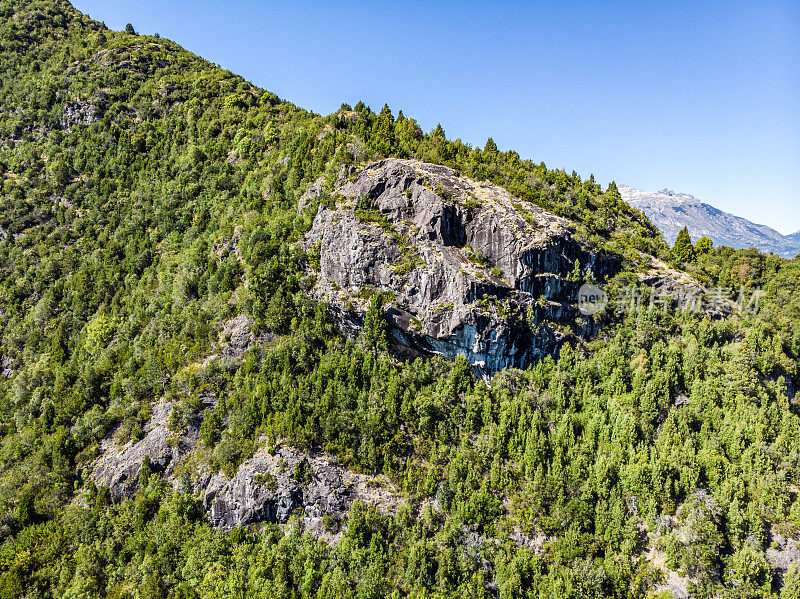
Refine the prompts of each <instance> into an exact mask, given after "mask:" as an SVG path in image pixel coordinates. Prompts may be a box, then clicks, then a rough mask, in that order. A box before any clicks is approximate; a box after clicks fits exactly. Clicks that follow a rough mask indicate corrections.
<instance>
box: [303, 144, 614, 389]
mask: <svg viewBox="0 0 800 599" xmlns="http://www.w3.org/2000/svg"><path fill="white" fill-rule="evenodd" d="M322 189H323V185H322V181H320V182H318V184H316V185H314V186H312V188H311V190H310V191H309V193H308V194H306V197H305V198H304V205H305V204H308V202H310V201H312V200H313V199H314V198H318V199H319V200H320V205H319V209H318V212H317V215H316V218H315V220H314V223H313V226H312V228H311V230H310V231H309V233H308V235H307V237H306V247H307V248H309V249H311V250H312V251H318V252H319V264H318V272H317V274H318V278H317V282H316V285H315V287H314V289H313V290H312V295H314V296H315V297H316V298H318V299H320V300H322V301H324V302H326V303H327V304H328V305H329V306H331V307H332V308H333V309H334V310H336V311H337V312H338V313H340V314H342V315H343V316H345V317H346V318H350V319H355V320H358V319H359V318H363V316H364V314H365V311H366V309H367V306H368V304H369V300H370V297H371V296H372V295H373V294H374V293H376V292H384V295H385V296H386V297H388V298H390V299H389V301H388V302H387V304H386V306H385V308H386V314H387V317H388V319H389V321H390V323H391V325H392V333H393V336H394V338H395V339H396V341H397V342H398V343H400V344H401V345H403V346H405V347H406V348H410V349H411V350H413V351H416V352H419V353H422V354H431V353H433V354H441V355H445V356H455V355H459V354H460V355H464V356H466V357H467V359H468V360H469V362H470V363H471V364H472V365H473V366H474V367H475V368H476V369H477V370H479V371H481V372H483V373H485V374H491V373H493V372H496V371H498V370H500V369H503V368H506V367H510V366H514V367H525V366H527V365H529V364H531V363H533V362H535V361H536V360H538V359H539V358H541V357H543V356H545V355H550V354H554V353H556V352H557V350H558V348H559V346H560V344H561V342H562V340H563V339H564V337H565V336H566V335H569V334H573V333H574V334H578V335H591V334H592V333H594V332H595V331H596V325H595V323H594V322H593V321H592V320H591V319H590V318H586V317H583V316H581V315H580V313H579V311H578V309H577V307H576V299H577V291H578V288H579V287H580V282H581V280H582V279H583V278H585V277H587V276H588V277H590V278H593V279H596V280H598V281H602V280H603V279H605V278H606V277H607V276H609V275H611V274H614V273H615V272H617V271H618V270H619V268H620V262H619V260H618V259H617V258H616V257H614V256H610V255H604V254H600V253H597V252H592V251H590V250H588V249H586V248H584V247H582V246H581V244H579V243H578V242H577V241H576V240H575V239H574V238H573V234H572V233H573V231H572V228H571V226H570V223H569V222H568V221H566V220H564V219H561V218H558V217H557V216H554V215H553V214H550V213H548V212H546V211H544V210H542V209H541V208H539V207H538V206H535V205H533V204H531V203H528V202H523V201H521V200H518V199H516V198H515V197H513V196H512V195H511V194H510V193H509V192H508V191H506V190H505V189H503V188H501V187H498V186H496V185H493V184H490V183H486V182H479V181H475V180H473V179H470V178H468V177H462V176H459V175H458V174H457V173H456V172H455V171H453V170H452V169H449V168H447V167H443V166H439V165H433V164H426V163H422V162H418V161H413V160H399V159H390V160H383V161H380V162H375V163H373V164H370V165H368V166H367V167H365V168H363V169H361V170H355V169H353V168H352V167H351V169H350V171H348V172H342V174H341V176H340V177H339V179H338V180H337V181H336V182H335V184H334V185H333V189H332V191H331V192H330V193H325V192H323V191H322Z"/></svg>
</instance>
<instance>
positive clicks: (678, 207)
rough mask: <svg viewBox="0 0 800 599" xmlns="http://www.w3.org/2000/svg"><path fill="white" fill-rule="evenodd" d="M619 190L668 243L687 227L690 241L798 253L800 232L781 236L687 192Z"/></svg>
mask: <svg viewBox="0 0 800 599" xmlns="http://www.w3.org/2000/svg"><path fill="white" fill-rule="evenodd" d="M619 192H620V194H621V195H622V198H623V199H624V200H625V201H626V202H628V203H629V204H630V205H631V206H633V207H634V208H638V209H639V210H641V211H642V212H644V213H645V214H646V215H647V216H648V217H649V218H650V220H651V221H653V223H654V224H655V225H656V226H657V227H658V228H659V229H661V232H662V233H663V234H664V239H666V240H667V242H668V243H669V244H670V245H672V244H673V243H674V242H675V239H676V238H677V237H678V231H680V230H681V229H682V228H683V227H688V228H689V233H690V234H691V236H692V241H697V240H698V239H699V238H700V237H703V236H706V237H709V238H711V241H713V242H714V245H728V246H731V247H734V248H749V247H755V248H758V249H759V250H761V251H762V252H774V253H776V254H778V255H780V256H784V257H786V258H794V257H795V256H797V254H800V231H798V232H797V233H795V234H794V235H789V236H787V235H781V234H780V233H778V232H777V231H776V230H775V229H772V228H770V227H767V226H766V225H757V224H755V223H752V222H750V221H749V220H747V219H744V218H741V217H739V216H735V215H733V214H729V213H728V212H723V211H722V210H720V209H718V208H715V207H714V206H711V205H709V204H705V203H703V202H701V201H700V200H698V199H697V198H696V197H694V196H691V195H689V194H687V193H675V192H674V191H670V190H669V189H662V190H661V191H659V192H656V193H653V192H649V191H641V190H639V189H634V188H633V187H628V186H627V185H620V186H619Z"/></svg>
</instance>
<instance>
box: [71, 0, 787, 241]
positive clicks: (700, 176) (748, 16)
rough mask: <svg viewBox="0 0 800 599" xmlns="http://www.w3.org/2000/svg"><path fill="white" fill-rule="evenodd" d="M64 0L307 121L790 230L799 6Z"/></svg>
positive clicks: (714, 3)
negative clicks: (578, 178) (460, 150)
mask: <svg viewBox="0 0 800 599" xmlns="http://www.w3.org/2000/svg"><path fill="white" fill-rule="evenodd" d="M75 6H76V7H77V8H79V9H80V10H82V11H83V12H86V13H88V14H89V15H91V16H92V17H93V18H96V19H99V20H102V21H105V22H106V25H108V26H109V27H111V28H113V29H122V28H123V27H124V26H125V24H126V23H127V22H131V23H132V24H133V25H134V27H135V28H136V30H137V31H139V32H140V33H148V34H153V33H159V34H161V35H162V36H163V37H168V38H170V39H173V40H175V41H177V42H178V43H180V44H181V45H183V46H184V47H186V48H187V49H189V50H191V51H193V52H195V53H197V54H200V55H201V56H203V57H205V58H207V59H209V60H211V61H212V62H216V63H219V64H220V65H222V66H223V67H225V68H228V69H230V70H231V71H234V72H236V73H239V74H241V75H243V76H244V77H245V78H247V79H248V80H250V81H252V82H253V83H255V84H257V85H259V86H261V87H264V88H266V89H269V90H271V91H273V92H275V93H276V94H278V95H279V96H280V97H282V98H285V99H288V100H291V101H292V102H294V103H296V104H298V105H300V106H302V107H304V108H308V109H311V110H314V111H315V112H318V113H322V114H328V113H330V112H333V111H335V110H337V109H338V108H339V105H340V104H341V103H342V102H348V103H350V104H355V103H356V102H357V101H358V100H363V101H364V102H366V103H367V104H369V105H370V106H372V107H373V108H374V109H380V107H381V106H382V105H383V103H384V102H387V103H388V104H389V106H390V107H391V108H392V110H393V112H395V114H396V113H397V110H398V109H402V110H403V111H404V113H405V114H406V115H407V116H411V117H414V118H416V119H417V121H418V122H419V123H420V125H421V126H422V127H423V129H425V130H426V131H427V130H430V129H431V128H433V127H434V126H435V125H436V123H438V122H441V124H442V126H443V127H444V129H445V131H446V133H447V135H448V136H449V137H451V138H461V139H462V140H463V141H465V142H468V143H470V144H472V145H480V146H482V145H483V144H484V142H485V141H486V138H487V137H489V136H491V137H493V138H494V140H495V141H496V142H497V144H498V146H500V148H501V149H514V150H517V151H518V152H519V153H520V155H521V156H523V157H524V158H532V159H534V160H536V161H540V160H543V161H544V162H545V163H546V164H547V165H548V166H550V167H555V168H560V167H563V168H566V170H567V171H568V172H570V171H572V170H576V171H577V172H578V173H580V174H581V175H583V176H588V175H589V174H590V173H594V174H595V177H596V179H597V180H598V182H601V183H603V184H606V183H608V182H609V181H611V180H616V181H617V182H619V183H626V184H628V185H632V186H634V187H639V188H641V189H646V190H651V191H655V190H658V189H662V188H664V187H669V188H671V189H674V190H676V191H683V192H687V193H691V194H693V195H695V196H697V197H698V198H700V199H701V200H703V201H705V202H708V203H710V204H714V205H715V206H717V207H719V208H721V209H723V210H727V211H729V212H733V213H735V214H738V215H740V216H743V217H745V218H748V219H750V220H753V221H755V222H759V223H763V224H767V225H770V226H772V227H774V228H776V229H778V230H779V231H780V232H782V233H785V234H788V233H792V232H795V231H797V230H800V2H796V1H795V2H769V1H767V2H759V3H755V2H753V3H746V2H735V1H727V2H664V3H660V2H659V3H656V2H652V3H649V2H634V1H631V2H606V3H603V2H600V1H591V2H589V1H586V2H577V1H567V2H460V3H456V2H439V3H435V2H431V1H427V2H419V1H415V0H410V1H407V2H403V3H399V2H398V3H390V2H382V1H380V0H378V1H375V2H352V1H346V0H345V1H343V2H336V3H334V2H330V3H322V2H316V3H304V2H256V1H249V2H248V1H242V0H228V1H226V2H212V1H209V0H194V1H188V0H169V1H167V0H160V1H158V2H155V1H153V0H136V1H133V0H115V1H114V2H104V1H100V0H76V2H75Z"/></svg>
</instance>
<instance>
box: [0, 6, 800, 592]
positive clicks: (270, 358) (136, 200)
mask: <svg viewBox="0 0 800 599" xmlns="http://www.w3.org/2000/svg"><path fill="white" fill-rule="evenodd" d="M0 17H2V19H0V65H1V66H2V69H0V77H1V78H2V86H0V177H1V178H2V190H0V230H1V231H2V234H1V235H0V238H2V239H1V240H0V331H1V334H2V337H1V338H0V372H2V376H0V434H1V435H2V441H0V473H1V474H2V475H1V476H0V514H2V519H0V597H102V596H108V597H119V598H122V597H170V598H189V597H270V598H272V597H285V598H306V597H328V598H337V597H353V596H356V597H361V598H370V597H428V598H433V597H464V598H466V597H470V598H473V597H474V598H477V597H500V598H502V599H512V598H514V599H515V598H522V597H601V596H611V597H645V596H647V593H648V590H649V589H651V588H653V587H655V586H656V585H657V584H658V575H657V573H656V570H655V569H654V567H653V566H652V565H651V564H650V563H649V562H648V561H647V559H645V555H647V552H648V551H649V550H651V549H652V550H653V551H656V552H661V553H662V554H663V556H664V559H665V561H666V563H668V564H669V565H670V567H672V568H675V569H677V570H679V571H680V572H681V573H683V574H686V575H687V576H690V577H691V578H692V585H693V588H694V592H695V593H696V594H697V596H706V597H712V596H724V597H729V596H730V597H733V596H743V597H744V596H750V597H759V596H767V595H769V594H770V593H777V592H778V591H777V586H776V584H775V580H774V577H773V573H772V571H771V570H770V567H769V564H768V563H767V562H766V559H765V550H766V549H767V548H768V546H769V543H770V541H771V536H770V535H771V534H772V532H775V531H782V534H784V535H788V536H790V537H794V538H796V537H797V536H798V534H800V533H798V529H799V528H800V500H799V499H798V492H797V488H798V485H800V470H799V469H798V460H797V456H798V455H800V412H799V411H798V407H797V401H796V399H795V397H794V390H795V389H796V388H797V387H798V384H800V379H799V378H798V372H797V360H798V357H800V301H799V300H798V298H797V296H796V290H797V289H800V261H798V260H794V261H785V260H782V259H780V258H777V257H775V256H764V255H762V254H759V253H757V252H755V251H754V250H753V251H734V250H731V249H730V248H713V247H710V246H708V245H707V244H705V243H704V244H703V245H702V246H701V244H700V242H698V247H697V248H694V250H693V252H692V254H694V257H691V258H687V257H686V256H684V253H683V252H680V253H679V254H675V255H674V256H672V257H674V258H675V259H676V260H678V261H680V262H685V263H686V265H687V266H686V267H687V268H688V269H689V270H690V272H692V273H694V274H695V275H696V276H697V277H698V278H700V279H701V281H703V282H704V283H706V284H709V285H716V286H731V287H732V286H738V285H745V286H750V287H755V286H761V287H763V288H764V290H765V294H764V298H763V301H762V304H761V306H760V308H761V309H760V311H759V313H758V314H755V315H753V314H743V315H735V316H732V317H731V318H728V319H725V320H716V321H712V320H710V319H708V318H705V317H703V316H702V315H696V314H671V313H663V312H659V311H651V312H632V313H627V314H625V315H623V316H622V317H620V318H619V319H617V320H615V321H613V322H610V323H608V326H607V327H606V328H605V329H604V331H603V332H602V333H601V337H600V338H598V339H597V340H595V341H593V342H590V343H587V344H586V346H585V347H581V348H580V351H574V350H573V349H572V348H570V347H566V348H565V350H564V351H562V353H561V356H560V357H559V359H558V360H557V361H554V360H552V359H545V360H543V361H541V362H540V363H538V364H537V365H536V366H534V367H532V368H530V369H529V370H527V371H524V372H523V371H516V370H510V371H506V372H501V373H499V374H497V375H496V376H495V377H494V378H493V379H492V380H491V381H488V382H487V381H483V380H476V379H475V377H474V376H473V374H472V372H471V370H470V367H469V364H468V363H467V361H466V360H465V359H458V360H456V361H454V362H446V361H444V360H440V359H429V360H423V359H416V360H414V361H408V362H400V361H398V360H397V359H395V358H394V357H392V356H391V355H390V354H389V353H388V352H387V348H388V345H389V330H388V324H387V321H386V316H385V314H384V311H383V304H384V301H385V300H386V299H387V298H386V297H385V296H384V295H383V294H382V293H380V292H375V290H371V291H370V292H369V293H367V292H366V290H365V297H368V298H369V300H370V307H369V310H368V312H367V318H366V323H365V327H364V329H363V331H362V333H361V337H360V338H359V339H357V340H355V341H347V340H345V339H343V338H342V336H341V335H340V333H339V332H338V330H337V329H336V327H335V326H334V325H333V323H332V322H331V320H330V318H329V316H328V314H327V311H326V309H325V307H324V306H322V305H320V304H317V303H315V302H313V301H311V300H310V299H309V298H308V297H307V295H306V294H305V292H304V291H305V290H307V289H308V287H309V284H310V281H309V279H308V274H307V272H308V271H307V269H306V266H307V265H308V264H314V263H315V261H316V263H317V264H318V262H319V248H315V249H314V248H312V249H311V250H310V251H309V252H304V251H303V250H301V249H300V246H299V244H298V241H299V240H300V239H301V237H302V235H303V234H304V233H305V231H306V230H307V229H308V227H309V226H310V221H311V218H312V217H313V213H314V207H313V206H312V207H309V209H307V210H304V211H302V212H301V213H298V210H297V205H298V200H299V197H300V196H301V195H302V193H303V191H304V190H305V189H306V188H307V186H308V184H310V183H311V182H312V181H315V180H316V179H318V178H319V177H320V176H323V175H325V176H326V177H327V178H328V179H327V180H331V178H332V177H333V176H335V174H336V173H338V172H339V169H340V167H341V166H342V165H345V164H354V163H362V162H365V161H368V160H371V159H373V158H379V157H384V156H389V155H393V156H400V157H414V158H418V159H421V160H426V161H430V162H436V163H440V164H445V165H449V166H452V167H453V168H456V169H458V170H459V171H461V172H462V173H463V174H465V175H469V176H471V177H475V178H477V179H488V180H491V181H493V182H495V183H497V184H499V185H503V186H504V187H506V188H507V189H508V190H509V191H510V192H511V193H513V194H514V195H515V196H516V197H518V198H519V199H520V201H521V202H527V203H530V204H536V205H539V206H541V207H543V208H545V209H547V210H550V211H552V212H554V213H556V214H558V215H561V216H564V217H566V218H569V219H571V220H572V221H573V222H575V223H576V227H577V229H578V236H579V237H580V238H581V239H583V240H584V241H585V242H586V243H588V244H594V245H595V246H597V247H599V248H605V249H606V250H609V251H617V252H619V253H621V254H623V255H625V256H628V255H632V253H633V252H634V251H645V252H649V253H653V254H656V255H659V256H660V257H662V258H665V259H667V258H670V257H671V256H670V252H669V251H668V248H666V246H665V245H664V243H663V241H662V240H661V237H660V235H659V234H658V232H657V231H656V230H655V229H654V228H653V226H652V225H651V224H650V223H649V221H648V220H647V219H646V218H645V217H644V215H642V214H641V213H639V212H637V211H635V210H633V209H631V208H630V207H629V206H627V204H625V203H624V202H623V201H622V200H621V198H620V197H619V194H618V192H617V190H616V186H615V185H613V184H612V185H610V186H609V187H608V189H607V190H605V191H603V190H602V189H601V188H600V187H599V186H598V185H597V184H595V182H594V181H593V179H590V180H589V181H581V180H580V178H579V177H577V175H575V174H574V173H573V174H572V175H567V174H566V173H565V172H563V171H552V170H548V169H547V168H546V167H545V166H544V165H543V164H534V163H533V162H530V161H523V160H521V159H520V157H519V156H518V155H517V154H516V153H515V152H513V151H509V152H500V151H498V149H497V147H496V145H495V144H494V142H492V141H491V140H489V141H488V142H487V143H486V146H485V148H484V149H479V148H471V147H470V146H468V145H466V144H463V143H461V142H458V141H455V142H454V141H450V140H448V139H447V138H446V137H445V135H444V132H443V130H442V128H441V127H437V128H436V129H434V131H432V132H431V133H429V134H424V133H423V132H422V131H421V130H420V128H419V127H418V126H417V124H416V122H415V121H414V120H413V119H409V118H407V117H405V116H404V115H403V114H402V113H399V114H398V116H397V118H395V117H394V116H393V115H392V113H391V111H390V110H389V108H388V107H386V106H384V108H383V110H381V112H380V113H377V114H376V113H374V112H373V111H372V110H370V109H369V108H368V107H366V106H364V105H363V104H362V103H359V104H358V105H356V106H355V107H354V109H350V107H348V106H343V107H342V109H341V110H340V111H338V112H337V113H335V114H333V115H329V116H327V117H321V116H319V115H315V114H313V113H310V112H307V111H304V110H301V109H299V108H297V107H295V106H293V105H292V104H290V103H287V102H283V101H281V100H279V99H278V98H277V97H276V96H275V95H274V94H271V93H269V92H266V91H264V90H260V89H258V88H255V87H254V86H252V85H250V84H249V83H247V82H246V81H244V80H243V79H241V78H240V77H237V76H235V75H233V74H231V73H229V72H226V71H223V70H221V69H219V68H217V67H215V66H214V65H211V64H209V63H207V62H206V61H203V60H201V59H199V58H198V57H196V56H194V55H192V54H190V53H188V52H186V51H184V50H183V49H181V48H180V47H178V46H177V45H175V44H174V43H172V42H169V41H168V40H165V39H162V38H158V37H148V36H141V35H136V34H135V32H133V31H132V29H133V28H132V27H131V28H130V30H129V31H128V32H127V33H125V32H115V31H110V30H107V29H106V28H105V27H104V26H102V25H101V24H99V23H97V22H94V21H91V20H90V19H88V18H87V17H85V16H82V15H80V14H79V13H77V12H76V11H75V10H74V9H72V8H71V7H70V6H69V5H68V4H66V3H64V2H60V1H57V0H52V1H44V0H34V1H32V2H21V1H16V0H13V1H6V2H4V3H2V4H0ZM326 201H327V200H326ZM521 205H522V204H521ZM360 212H361V216H362V217H364V218H366V219H367V220H369V221H370V222H376V223H378V224H380V222H381V221H380V216H379V215H376V214H374V212H371V211H370V206H369V205H368V204H365V205H363V206H361V209H360ZM689 247H691V245H690V246H689ZM684 249H685V248H684ZM580 269H581V266H580V265H579V264H577V263H576V272H575V278H576V279H579V278H580V272H581V271H580ZM626 274H630V273H626ZM441 307H442V308H443V309H447V306H446V305H441ZM450 308H452V306H450ZM237 314H249V315H252V316H253V318H254V319H255V321H256V324H255V327H256V328H257V329H258V330H259V331H269V332H270V333H271V334H272V336H273V338H274V341H273V342H271V343H270V344H269V345H268V346H265V347H263V348H259V347H256V348H254V349H252V350H251V351H250V352H249V353H248V354H247V355H246V357H245V359H244V362H243V364H242V366H241V367H240V368H238V369H236V370H232V369H224V368H220V367H219V366H218V365H216V364H210V365H208V366H201V365H200V364H202V362H203V358H205V357H206V356H207V355H208V354H209V353H210V352H211V350H212V346H213V344H214V343H215V342H216V341H217V339H218V335H219V332H220V330H221V328H222V323H223V322H225V321H227V320H228V319H229V318H230V317H232V316H235V315H237ZM420 324H421V323H420ZM201 393H213V394H214V395H215V396H217V397H218V398H219V402H218V403H217V405H216V407H215V408H214V410H213V412H211V413H206V415H205V417H204V419H203V426H202V429H201V441H200V443H199V444H200V445H201V446H202V448H203V451H204V452H205V453H203V455H204V456H205V459H206V460H207V462H208V464H209V465H211V466H212V467H219V468H222V469H224V471H225V472H227V473H232V472H235V471H236V469H237V468H238V466H239V464H240V463H241V462H242V461H243V460H245V459H247V457H248V456H249V455H250V454H251V453H252V452H253V451H254V449H255V447H256V446H257V444H258V442H259V439H260V438H262V436H263V437H265V438H267V439H269V440H270V443H271V444H274V443H275V441H276V440H280V441H281V442H285V443H288V444H291V445H293V446H295V447H297V448H300V449H308V448H314V449H319V450H324V451H326V452H329V453H331V454H333V455H335V456H337V457H338V459H339V460H340V461H341V462H342V463H343V464H344V465H346V466H348V467H349V468H352V469H354V470H359V471H362V472H367V473H376V474H378V473H380V474H385V475H386V476H388V477H389V478H391V479H392V480H393V481H394V482H395V484H397V485H398V487H399V488H400V489H401V490H402V492H403V493H404V496H405V497H406V498H408V499H409V500H410V501H409V503H408V504H407V505H406V506H404V507H401V508H400V509H399V510H398V511H397V513H396V514H394V515H393V516H387V515H385V514H383V513H381V512H379V511H378V510H377V509H375V508H368V507H366V506H364V505H362V504H360V503H356V504H355V505H354V507H353V508H352V510H351V511H350V514H349V516H348V518H347V519H346V521H342V522H339V521H337V520H336V519H334V518H330V517H329V518H327V519H326V520H325V521H324V523H323V524H324V527H325V529H326V530H327V531H328V532H329V533H331V534H333V533H337V532H339V531H340V530H341V532H342V538H341V541H339V542H338V544H336V545H335V546H329V545H327V544H325V543H323V542H322V541H319V540H315V539H314V538H312V537H311V536H310V535H308V534H302V532H301V531H300V530H299V528H298V527H297V526H295V525H296V524H297V520H296V519H295V520H292V521H291V522H290V525H289V526H288V529H290V530H291V533H290V534H284V533H285V530H284V528H282V527H280V526H278V525H274V524H263V525H259V526H257V527H253V528H236V529H234V530H233V531H232V532H230V533H223V532H221V531H219V530H215V529H213V528H212V527H211V525H210V524H209V523H208V522H207V520H206V519H205V517H204V514H203V512H202V509H201V507H200V506H199V505H198V499H197V497H194V496H192V495H191V492H190V491H191V487H190V486H189V485H177V487H178V488H173V487H172V486H171V485H170V484H169V482H168V481H166V480H165V479H164V477H163V476H162V475H161V474H160V473H158V472H156V471H155V469H154V468H152V467H150V466H149V465H147V467H145V468H143V469H142V472H141V474H140V477H139V482H140V484H141V488H140V490H139V491H138V493H137V494H136V495H135V496H134V497H132V498H130V499H126V500H124V501H122V502H112V501H111V498H110V492H109V489H107V488H96V487H95V486H94V484H93V483H91V481H90V480H89V477H88V474H89V472H88V468H89V466H90V465H91V463H92V460H93V459H94V458H95V457H96V456H97V455H98V454H99V452H100V443H101V441H102V440H103V439H105V438H107V437H108V436H109V435H110V434H112V432H113V433H114V434H115V435H117V438H118V439H119V440H121V441H124V440H128V439H138V438H141V437H142V436H143V434H144V427H145V425H146V423H147V422H148V420H149V418H150V417H151V413H152V409H151V408H152V405H153V403H154V402H155V401H157V400H159V399H162V398H170V399H172V400H174V401H175V402H176V404H177V405H178V406H179V409H177V410H176V411H175V412H174V413H173V417H172V419H171V422H170V424H171V426H172V427H173V428H174V429H176V430H180V429H181V428H182V427H184V426H185V425H186V422H188V419H190V418H192V417H193V416H195V415H196V414H197V413H198V411H199V410H200V409H201V406H202V402H201V401H200V394H201ZM679 399H680V400H679ZM191 474H192V473H191V472H186V475H187V476H190V475H191ZM294 475H295V477H296V478H297V480H298V482H304V481H307V480H308V477H309V476H310V472H309V469H308V463H305V464H304V465H303V466H302V467H300V468H298V469H296V471H295V474H294ZM256 482H257V483H258V484H263V485H267V486H269V487H270V488H271V487H273V486H275V484H276V483H275V480H274V477H268V476H264V477H261V478H260V479H259V480H257V481H256ZM520 539H522V541H526V542H522V541H520ZM784 582H785V583H786V586H785V588H784V590H783V593H782V596H792V595H791V593H795V595H794V596H796V594H797V589H798V588H800V575H798V572H797V570H796V569H794V570H791V571H790V572H789V573H788V574H787V575H786V577H785V578H784Z"/></svg>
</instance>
